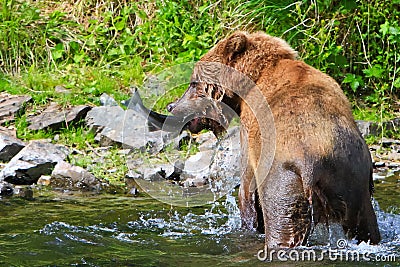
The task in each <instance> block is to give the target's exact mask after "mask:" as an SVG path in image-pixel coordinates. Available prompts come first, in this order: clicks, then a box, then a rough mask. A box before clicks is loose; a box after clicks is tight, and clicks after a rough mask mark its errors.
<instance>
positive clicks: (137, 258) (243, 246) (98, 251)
mask: <svg viewBox="0 0 400 267" xmlns="http://www.w3.org/2000/svg"><path fill="white" fill-rule="evenodd" d="M399 180H400V176H399V175H393V176H390V177H387V178H384V179H379V180H378V181H377V183H376V194H375V198H376V202H377V203H379V206H380V207H378V204H377V205H376V210H377V215H378V220H379V227H380V230H381V234H382V239H383V240H382V242H381V244H380V245H379V246H371V245H368V244H360V245H357V244H355V242H352V241H348V242H349V243H348V244H347V249H346V250H342V252H343V251H352V252H354V251H355V252H357V253H359V254H360V255H361V256H363V255H364V256H365V255H366V254H367V256H368V257H374V258H376V257H380V258H381V259H382V258H385V257H389V256H393V255H394V256H395V259H396V262H393V261H388V260H387V261H385V262H366V261H365V260H363V259H362V258H361V259H360V261H361V262H358V261H346V260H345V259H342V260H340V258H337V259H336V260H330V259H329V258H328V257H327V256H326V257H324V261H323V263H324V265H328V266H345V265H346V266H348V265H352V266H366V265H367V266H399V265H400V214H399V213H400V212H399V211H400V196H399V186H400V182H399ZM35 193H36V197H35V199H34V200H33V201H27V200H23V199H18V198H11V199H3V200H0V266H207V265H208V266H310V265H312V266H320V265H321V264H322V263H321V262H320V261H315V262H314V261H300V262H294V261H290V260H289V261H286V262H280V261H279V260H277V259H274V261H273V262H262V261H259V260H258V259H257V253H258V251H259V250H261V249H262V248H263V241H264V237H263V235H260V234H255V233H253V232H244V231H243V230H241V229H240V217H239V213H238V209H237V205H236V201H235V198H234V197H232V196H231V195H228V196H227V197H226V198H224V199H221V200H219V202H216V203H215V204H212V205H208V206H203V207H197V208H194V207H193V208H174V207H171V206H168V205H166V204H163V203H160V202H158V201H156V200H153V199H151V198H149V197H139V198H133V197H125V196H121V195H98V196H87V195H86V196H82V195H60V194H54V193H49V192H35ZM325 230H326V229H325ZM323 231H324V230H318V231H316V232H315V233H313V235H314V238H319V236H318V235H324V233H323ZM333 232H334V229H331V234H332V233H333ZM327 236H328V242H329V232H327ZM328 249H335V247H332V246H329V245H327V244H325V245H321V244H318V245H317V244H314V245H312V246H311V247H308V248H299V249H296V250H295V251H294V252H295V253H298V254H299V253H302V252H303V251H306V250H313V251H316V252H317V253H319V254H320V253H321V252H322V251H324V250H328ZM293 255H294V254H293ZM387 259H388V258H387ZM389 260H393V258H390V259H389Z"/></svg>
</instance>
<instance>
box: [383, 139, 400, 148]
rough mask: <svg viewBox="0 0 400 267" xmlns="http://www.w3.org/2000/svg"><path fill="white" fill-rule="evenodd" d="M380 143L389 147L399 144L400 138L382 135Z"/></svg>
mask: <svg viewBox="0 0 400 267" xmlns="http://www.w3.org/2000/svg"><path fill="white" fill-rule="evenodd" d="M380 143H381V145H382V147H391V146H392V145H400V140H395V139H391V138H385V137H383V138H382V139H381V142H380Z"/></svg>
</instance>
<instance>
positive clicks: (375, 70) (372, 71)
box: [363, 64, 385, 78]
mask: <svg viewBox="0 0 400 267" xmlns="http://www.w3.org/2000/svg"><path fill="white" fill-rule="evenodd" d="M384 71H385V69H383V68H382V66H381V65H379V64H375V65H373V66H372V67H370V68H369V69H365V70H363V72H364V74H365V76H366V77H368V78H371V77H375V78H382V74H383V72H384Z"/></svg>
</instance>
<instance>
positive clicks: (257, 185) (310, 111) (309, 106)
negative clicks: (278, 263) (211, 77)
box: [168, 31, 380, 247]
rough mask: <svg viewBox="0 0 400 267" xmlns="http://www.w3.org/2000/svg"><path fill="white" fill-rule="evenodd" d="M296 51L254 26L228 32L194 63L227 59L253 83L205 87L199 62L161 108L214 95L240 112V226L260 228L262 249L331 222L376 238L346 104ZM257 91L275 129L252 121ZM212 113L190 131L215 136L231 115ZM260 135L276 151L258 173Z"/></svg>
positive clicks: (183, 107) (302, 237)
mask: <svg viewBox="0 0 400 267" xmlns="http://www.w3.org/2000/svg"><path fill="white" fill-rule="evenodd" d="M296 57H297V53H296V52H295V51H294V50H293V49H292V48H291V47H290V46H289V45H288V44H287V43H286V42H285V41H283V40H282V39H279V38H276V37H272V36H269V35H267V34H265V33H262V32H257V33H252V34H250V33H247V32H241V31H238V32H235V33H233V34H232V35H231V36H229V37H227V38H226V39H223V40H221V41H220V42H219V43H217V45H216V46H215V47H213V48H212V49H211V50H210V51H209V52H208V53H207V54H205V55H204V56H203V57H202V58H201V60H200V62H199V63H198V64H201V63H205V62H210V63H212V62H216V63H218V64H223V65H226V66H228V67H229V68H233V69H235V70H236V71H238V72H240V73H243V74H244V75H246V76H247V77H249V78H250V79H251V81H253V82H254V84H255V85H256V86H255V87H254V88H250V87H249V86H243V87H241V88H240V89H239V91H230V90H229V88H220V87H218V86H216V85H215V84H214V85H213V84H211V85H210V86H211V87H213V88H212V90H209V85H207V84H204V83H202V82H199V80H201V76H202V71H199V69H200V70H201V67H200V65H199V68H197V69H196V68H195V71H194V73H193V74H192V78H191V79H192V81H191V85H190V86H189V88H188V90H187V91H186V93H185V94H184V95H183V96H182V97H181V98H180V99H179V100H178V101H176V102H175V103H174V104H172V105H170V106H169V108H168V109H169V110H170V111H171V112H172V113H173V114H175V115H180V116H183V114H189V113H191V112H195V111H194V109H195V108H194V107H196V106H198V107H202V106H207V101H210V98H211V99H216V98H218V99H219V101H220V102H221V103H223V104H225V105H227V106H228V107H229V108H230V109H232V110H233V111H235V112H236V113H237V114H238V115H239V116H240V120H241V124H242V132H241V144H242V157H243V160H242V165H243V166H242V168H243V170H244V171H243V175H242V177H241V185H240V189H239V208H240V211H241V217H242V222H243V226H245V227H247V228H252V229H258V230H260V231H262V232H264V233H265V245H266V246H267V247H295V246H298V245H304V244H306V241H307V237H308V235H309V233H310V231H311V230H312V229H311V228H312V226H313V225H315V224H317V223H331V222H339V223H340V224H341V225H342V226H343V229H344V231H345V233H346V234H347V235H348V237H349V238H355V239H357V240H358V241H359V242H361V241H365V242H368V241H369V242H371V243H372V244H377V243H378V242H379V241H380V234H379V229H378V224H377V219H376V215H375V212H374V210H373V207H372V204H371V197H372V193H373V181H372V162H371V156H370V153H369V150H368V147H367V145H366V143H365V141H364V139H363V138H362V136H361V134H360V132H359V130H358V128H357V126H356V123H355V121H354V118H353V115H352V112H351V107H350V103H349V101H348V100H347V98H346V96H345V95H344V93H343V91H342V90H341V88H340V86H339V85H338V84H337V82H336V81H335V80H334V79H332V78H331V77H329V76H328V75H326V74H324V73H322V72H320V71H319V70H317V69H315V68H313V67H311V66H309V65H307V64H306V63H304V62H302V61H299V60H297V59H296ZM203 68H204V67H203ZM203 71H204V70H203ZM239 87H240V86H239ZM256 88H257V89H256ZM256 90H258V91H259V92H261V94H262V96H263V97H264V98H265V99H266V102H267V103H268V105H269V108H270V110H271V112H272V116H273V122H274V125H273V126H274V127H265V126H260V124H259V123H258V122H257V118H255V113H254V107H251V106H250V105H251V99H252V95H254V96H253V97H256V96H255V95H256V93H255V91H256ZM210 92H212V93H210ZM205 96H208V97H205ZM249 103H250V104H249ZM213 107H214V109H218V107H219V106H218V105H217V106H216V105H214V106H213ZM215 107H216V108H215ZM261 108H263V107H261ZM265 109H267V106H265ZM217 113H218V112H216V111H215V110H214V111H213V112H211V113H209V114H208V116H210V117H213V116H214V117H215V121H219V122H221V121H224V123H217V124H216V123H215V122H212V120H210V119H209V118H206V119H200V122H201V123H198V122H199V119H196V121H193V127H192V129H194V131H199V130H200V129H201V128H209V129H211V130H214V132H215V133H216V134H217V135H218V134H221V133H222V132H223V129H222V128H223V127H226V126H227V124H226V121H229V120H230V119H231V117H232V116H226V117H224V118H223V119H222V120H221V119H218V118H217V116H219V115H216V114H217ZM221 113H224V110H223V109H222V108H221ZM204 114H205V112H204ZM210 114H211V115H210ZM195 122H197V123H195ZM221 124H223V125H222V126H223V127H222V128H221ZM189 129H190V127H189ZM261 133H262V134H266V135H269V134H271V135H275V144H262V145H264V146H265V147H266V148H268V147H269V146H270V148H271V150H272V149H274V150H275V154H274V156H273V160H272V161H271V162H272V164H271V168H270V170H269V171H265V172H262V171H261V172H260V171H259V170H258V169H257V168H258V167H257V166H262V164H260V158H264V157H263V156H264V155H262V153H265V151H266V150H262V145H261V143H262V137H261V136H262V134H261ZM244 144H246V145H244ZM273 145H275V147H273ZM262 175H264V176H265V177H264V176H263V177H260V176H262ZM255 176H258V177H257V178H255Z"/></svg>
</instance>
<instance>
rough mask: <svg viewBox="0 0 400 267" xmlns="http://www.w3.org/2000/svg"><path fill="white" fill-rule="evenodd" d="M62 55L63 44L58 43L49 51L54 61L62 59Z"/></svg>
mask: <svg viewBox="0 0 400 267" xmlns="http://www.w3.org/2000/svg"><path fill="white" fill-rule="evenodd" d="M63 54H64V45H63V43H58V44H57V45H56V46H55V47H54V48H53V50H52V51H51V56H52V57H53V59H54V60H57V59H60V58H62V57H63Z"/></svg>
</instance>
